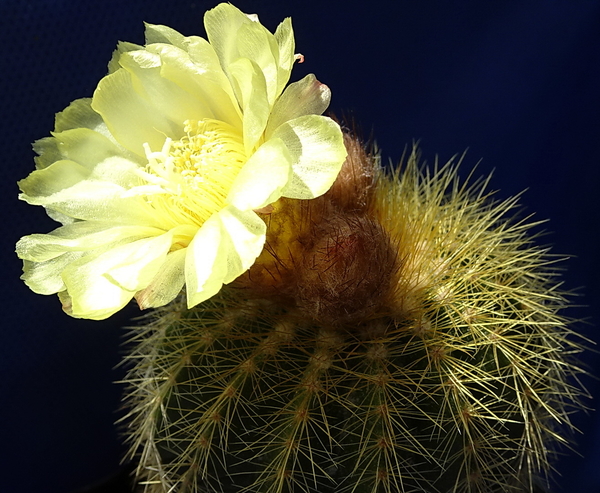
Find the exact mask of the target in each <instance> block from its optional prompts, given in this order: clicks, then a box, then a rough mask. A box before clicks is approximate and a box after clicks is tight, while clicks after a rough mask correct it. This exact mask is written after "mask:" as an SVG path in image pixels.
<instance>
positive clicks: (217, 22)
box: [204, 3, 252, 72]
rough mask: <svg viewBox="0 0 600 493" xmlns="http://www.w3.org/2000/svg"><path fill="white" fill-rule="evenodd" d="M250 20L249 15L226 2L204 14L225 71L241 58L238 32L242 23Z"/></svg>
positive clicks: (205, 24)
mask: <svg viewBox="0 0 600 493" xmlns="http://www.w3.org/2000/svg"><path fill="white" fill-rule="evenodd" d="M250 22H252V21H251V20H250V19H248V16H246V15H245V14H244V13H242V12H241V11H240V10H239V9H237V8H235V7H234V6H233V5H231V4H226V3H221V4H219V5H217V6H216V7H215V8H213V9H211V10H209V11H207V12H206V14H204V28H205V29H206V35H207V36H208V40H209V41H210V44H211V45H212V46H213V48H214V49H215V52H216V53H217V56H218V57H219V60H220V62H221V67H223V69H224V70H225V72H227V67H228V66H229V64H230V63H231V62H232V61H234V60H236V59H237V58H239V54H238V52H237V39H236V38H237V33H238V31H239V29H240V27H241V26H242V25H244V24H247V23H250Z"/></svg>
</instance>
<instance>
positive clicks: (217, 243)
mask: <svg viewBox="0 0 600 493" xmlns="http://www.w3.org/2000/svg"><path fill="white" fill-rule="evenodd" d="M265 232H266V225H265V223H264V221H262V219H260V218H259V217H258V215H257V214H256V213H254V212H252V211H247V212H242V211H238V210H236V209H235V208H234V207H226V208H225V209H223V210H221V211H220V212H219V213H217V214H215V215H213V216H212V217H211V218H210V219H209V220H208V221H206V222H205V223H204V225H203V226H202V227H201V228H200V230H199V231H198V233H197V234H196V236H195V237H194V239H193V240H192V242H191V243H190V245H189V247H188V254H187V256H186V264H185V279H186V287H187V289H186V293H187V303H188V306H189V307H192V306H195V305H197V304H198V303H201V302H202V301H204V300H207V299H208V298H210V297H211V296H214V295H215V294H216V293H217V292H219V290H220V289H221V287H222V286H223V284H227V283H229V282H231V281H233V280H234V279H236V278H237V277H239V276H240V275H241V274H243V273H244V272H245V271H246V270H248V269H249V268H250V266H251V265H252V264H253V263H254V262H255V261H256V258H257V257H258V255H259V254H260V252H261V251H262V249H263V246H264V242H265Z"/></svg>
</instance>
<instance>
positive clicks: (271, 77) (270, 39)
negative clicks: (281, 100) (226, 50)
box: [237, 22, 289, 106]
mask: <svg viewBox="0 0 600 493" xmlns="http://www.w3.org/2000/svg"><path fill="white" fill-rule="evenodd" d="M237 52H238V54H239V56H240V57H242V58H247V59H248V60H250V61H251V62H252V63H253V64H255V65H257V66H258V67H260V70H261V71H262V73H263V76H264V79H265V82H266V88H267V100H268V102H269V106H273V104H274V103H275V99H276V98H277V96H279V92H278V89H279V84H278V79H279V67H278V64H277V62H278V60H277V59H278V58H279V46H278V45H277V41H276V40H275V36H273V35H272V34H271V33H270V32H269V31H267V29H265V28H264V27H263V26H262V25H261V24H260V23H258V22H248V23H245V24H243V25H242V26H240V29H239V30H238V32H237ZM288 77H289V74H288ZM286 82H287V80H286ZM284 85H285V83H284Z"/></svg>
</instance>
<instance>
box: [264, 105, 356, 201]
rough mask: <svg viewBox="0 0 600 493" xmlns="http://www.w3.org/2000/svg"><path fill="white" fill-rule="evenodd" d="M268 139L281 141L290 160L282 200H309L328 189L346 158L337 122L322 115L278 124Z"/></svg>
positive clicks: (308, 116)
mask: <svg viewBox="0 0 600 493" xmlns="http://www.w3.org/2000/svg"><path fill="white" fill-rule="evenodd" d="M272 138H280V139H281V140H283V142H284V143H285V145H286V147H287V149H288V151H289V153H290V155H291V157H292V160H293V164H292V176H291V178H290V181H289V183H288V184H287V185H286V186H285V187H284V189H283V192H282V195H283V196H284V197H289V198H294V199H311V198H314V197H318V196H319V195H322V194H323V193H325V192H326V191H327V190H329V188H330V187H331V185H332V183H333V182H334V181H335V179H336V177H337V175H338V173H339V171H340V169H341V167H342V164H343V162H344V159H345V158H346V155H347V152H346V147H345V146H344V138H343V136H342V131H341V130H340V127H339V125H338V124H337V123H335V122H334V121H333V120H331V119H330V118H327V117H324V116H318V115H306V116H301V117H298V118H295V119H294V120H291V121H289V122H286V123H284V124H282V125H280V126H279V127H278V128H277V129H276V130H275V132H273V135H272Z"/></svg>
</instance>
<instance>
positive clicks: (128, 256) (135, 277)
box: [62, 233, 171, 319]
mask: <svg viewBox="0 0 600 493" xmlns="http://www.w3.org/2000/svg"><path fill="white" fill-rule="evenodd" d="M170 245H171V235H170V234H169V233H166V234H164V235H161V236H157V237H154V238H146V239H142V240H137V241H134V242H131V243H126V244H124V245H121V246H119V247H116V248H110V249H108V250H106V251H103V252H101V253H100V254H90V255H86V256H84V257H82V258H80V259H79V260H77V261H75V262H72V263H71V264H69V265H68V266H67V267H66V268H65V269H64V271H63V273H62V277H63V280H64V283H65V286H66V288H67V292H68V293H69V296H70V298H71V302H72V307H71V310H72V314H73V316H74V317H85V318H91V319H102V318H106V317H108V316H110V315H112V314H113V313H115V312H116V311H118V310H120V309H121V308H123V307H124V306H125V305H126V304H127V303H128V302H129V300H131V299H132V298H133V295H134V294H135V292H136V291H138V290H140V288H141V287H143V286H147V285H148V283H149V282H150V281H151V280H152V279H153V278H154V276H155V275H156V273H157V272H158V270H159V269H160V266H161V265H162V264H163V262H164V258H165V256H166V255H167V252H168V249H169V247H170Z"/></svg>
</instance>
